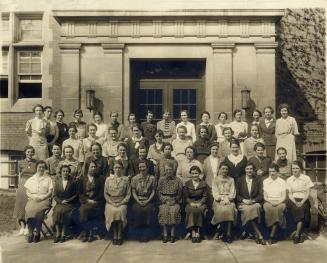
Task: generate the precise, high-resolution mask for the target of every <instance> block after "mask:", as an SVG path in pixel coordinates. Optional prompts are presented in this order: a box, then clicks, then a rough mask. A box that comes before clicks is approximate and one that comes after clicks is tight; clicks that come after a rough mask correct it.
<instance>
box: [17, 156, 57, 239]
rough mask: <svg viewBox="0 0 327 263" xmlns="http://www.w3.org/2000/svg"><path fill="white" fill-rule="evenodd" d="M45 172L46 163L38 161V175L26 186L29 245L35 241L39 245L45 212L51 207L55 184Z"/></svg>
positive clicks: (26, 217)
mask: <svg viewBox="0 0 327 263" xmlns="http://www.w3.org/2000/svg"><path fill="white" fill-rule="evenodd" d="M45 170H47V165H46V163H45V161H38V162H37V163H36V173H35V174H34V175H33V176H32V177H30V178H29V179H28V180H27V181H26V183H25V185H24V187H25V188H26V194H27V197H28V201H27V204H26V206H25V220H26V222H27V226H28V238H27V242H28V243H32V242H33V241H34V242H35V243H37V242H39V241H40V231H41V227H42V221H43V219H44V217H45V211H46V210H47V209H49V208H50V207H51V196H52V190H53V184H52V179H51V178H50V176H49V175H48V174H47V173H46V172H45ZM34 230H35V235H34Z"/></svg>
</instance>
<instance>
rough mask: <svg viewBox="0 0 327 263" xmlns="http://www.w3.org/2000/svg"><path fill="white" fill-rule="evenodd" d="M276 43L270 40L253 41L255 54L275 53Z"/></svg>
mask: <svg viewBox="0 0 327 263" xmlns="http://www.w3.org/2000/svg"><path fill="white" fill-rule="evenodd" d="M277 46H278V43H277V42H272V43H254V47H255V49H256V53H257V54H267V53H271V54H275V49H276V48H277Z"/></svg>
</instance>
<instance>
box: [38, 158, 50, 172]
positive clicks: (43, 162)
mask: <svg viewBox="0 0 327 263" xmlns="http://www.w3.org/2000/svg"><path fill="white" fill-rule="evenodd" d="M40 164H44V166H45V169H46V170H47V169H48V165H47V163H46V162H45V161H44V160H39V161H37V162H36V168H37V167H38V166H39V165H40Z"/></svg>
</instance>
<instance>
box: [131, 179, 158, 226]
mask: <svg viewBox="0 0 327 263" xmlns="http://www.w3.org/2000/svg"><path fill="white" fill-rule="evenodd" d="M131 185H132V190H133V191H135V194H136V196H137V198H138V199H139V200H140V201H144V200H148V199H149V197H150V195H151V193H152V192H153V191H155V189H156V179H155V178H154V176H152V175H146V176H143V175H142V174H138V175H136V176H135V177H133V178H132V183H131ZM153 201H154V198H152V200H151V201H150V202H148V204H147V205H145V206H141V205H140V204H139V203H137V202H136V201H135V202H134V204H133V208H132V212H133V222H134V226H143V225H150V224H151V223H152V214H153V209H154V206H153Z"/></svg>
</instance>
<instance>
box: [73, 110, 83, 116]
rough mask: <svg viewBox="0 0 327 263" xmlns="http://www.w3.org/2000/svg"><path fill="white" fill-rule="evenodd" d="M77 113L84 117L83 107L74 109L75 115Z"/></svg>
mask: <svg viewBox="0 0 327 263" xmlns="http://www.w3.org/2000/svg"><path fill="white" fill-rule="evenodd" d="M76 114H79V115H81V117H83V111H82V110H81V109H77V110H75V111H74V117H75V115H76Z"/></svg>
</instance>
